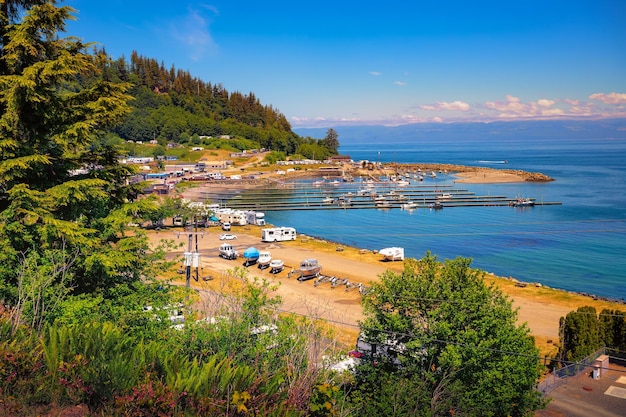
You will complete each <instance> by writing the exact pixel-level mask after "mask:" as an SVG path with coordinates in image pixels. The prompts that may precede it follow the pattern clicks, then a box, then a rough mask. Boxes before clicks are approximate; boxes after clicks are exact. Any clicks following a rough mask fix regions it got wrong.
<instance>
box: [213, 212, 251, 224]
mask: <svg viewBox="0 0 626 417" xmlns="http://www.w3.org/2000/svg"><path fill="white" fill-rule="evenodd" d="M215 217H217V218H218V220H219V221H220V222H221V223H230V224H234V225H236V226H245V225H247V224H248V220H247V216H246V213H245V212H243V211H241V210H233V209H229V208H221V209H218V210H216V211H215Z"/></svg>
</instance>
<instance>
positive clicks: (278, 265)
mask: <svg viewBox="0 0 626 417" xmlns="http://www.w3.org/2000/svg"><path fill="white" fill-rule="evenodd" d="M283 269H285V263H284V262H283V261H281V260H280V259H272V260H271V261H270V273H272V274H278V273H279V272H281V271H282V270H283Z"/></svg>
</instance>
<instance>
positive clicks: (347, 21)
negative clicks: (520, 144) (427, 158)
mask: <svg viewBox="0 0 626 417" xmlns="http://www.w3.org/2000/svg"><path fill="white" fill-rule="evenodd" d="M60 4H64V5H69V6H72V7H74V8H75V9H77V18H78V20H77V21H74V22H70V23H69V24H68V27H67V35H72V36H77V37H79V38H82V39H83V40H84V41H89V42H97V43H99V44H101V45H103V46H104V47H105V49H106V51H107V52H108V53H109V54H110V55H112V56H113V57H114V58H118V57H120V56H122V55H123V56H125V57H126V58H129V57H130V54H131V52H132V51H133V50H136V51H137V52H138V53H139V54H141V55H143V56H145V57H149V58H154V59H156V60H158V61H159V62H163V63H164V65H165V66H166V68H169V67H171V66H172V65H174V66H175V67H176V68H178V69H183V70H187V71H189V72H190V73H191V74H192V75H193V76H195V77H198V78H200V79H202V80H204V81H206V82H211V83H214V84H216V83H221V84H222V85H223V86H224V87H225V88H226V89H227V90H228V91H230V92H234V91H239V92H241V93H244V94H247V93H250V92H253V93H254V94H255V95H256V96H257V97H258V98H259V99H260V100H261V102H262V103H263V104H265V105H272V106H273V107H275V108H276V109H278V110H279V111H280V112H282V113H283V114H284V115H285V116H286V117H287V119H288V120H289V121H290V123H291V124H292V126H293V127H294V128H296V127H311V126H337V125H341V124H386V125H397V124H407V123H418V122H433V121H441V122H452V121H471V120H476V121H485V120H519V119H524V118H549V117H552V118H553V117H577V118H579V117H626V23H625V22H626V1H624V0H593V1H591V0H577V1H572V0H568V1H561V0H542V1H535V0H524V1H503V0H497V1H495V0H494V1H491V0H473V1H467V0H428V1H426V0H412V1H408V0H404V1H395V0H389V1H386V2H363V1H342V0H335V1H327V0H320V1H315V2H294V1H282V0H281V1H271V0H269V1H258V0H257V1H247V0H242V1H236V0H217V1H210V0H209V1H195V0H181V1H177V2H172V1H162V0H151V1H143V0H125V1H120V0H107V1H102V0H65V1H64V2H62V1H61V2H60Z"/></svg>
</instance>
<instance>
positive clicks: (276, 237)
mask: <svg viewBox="0 0 626 417" xmlns="http://www.w3.org/2000/svg"><path fill="white" fill-rule="evenodd" d="M285 240H296V229H294V228H293V227H271V228H268V229H261V241H262V242H281V241H285Z"/></svg>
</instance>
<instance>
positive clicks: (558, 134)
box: [293, 118, 626, 145]
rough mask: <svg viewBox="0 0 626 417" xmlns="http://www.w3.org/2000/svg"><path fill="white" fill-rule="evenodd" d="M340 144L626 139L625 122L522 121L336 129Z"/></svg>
mask: <svg viewBox="0 0 626 417" xmlns="http://www.w3.org/2000/svg"><path fill="white" fill-rule="evenodd" d="M328 129H329V128H328V127H320V128H294V129H293V131H294V132H295V133H297V134H298V135H300V136H310V137H312V138H323V137H324V136H325V135H326V132H327V131H328ZM333 129H334V130H335V131H336V132H337V133H338V135H339V142H340V143H342V144H344V145H345V144H348V143H350V144H352V143H373V142H382V143H385V142H392V143H402V142H433V141H436V142H477V141H478V142H482V141H511V140H547V139H551V140H559V139H569V140H572V139H588V140H593V139H612V138H614V139H626V118H625V119H602V120H525V121H507V122H489V123H484V122H471V123H470V122H467V123H415V124H408V125H401V126H381V125H371V126H363V125H360V126H335V127H333Z"/></svg>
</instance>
